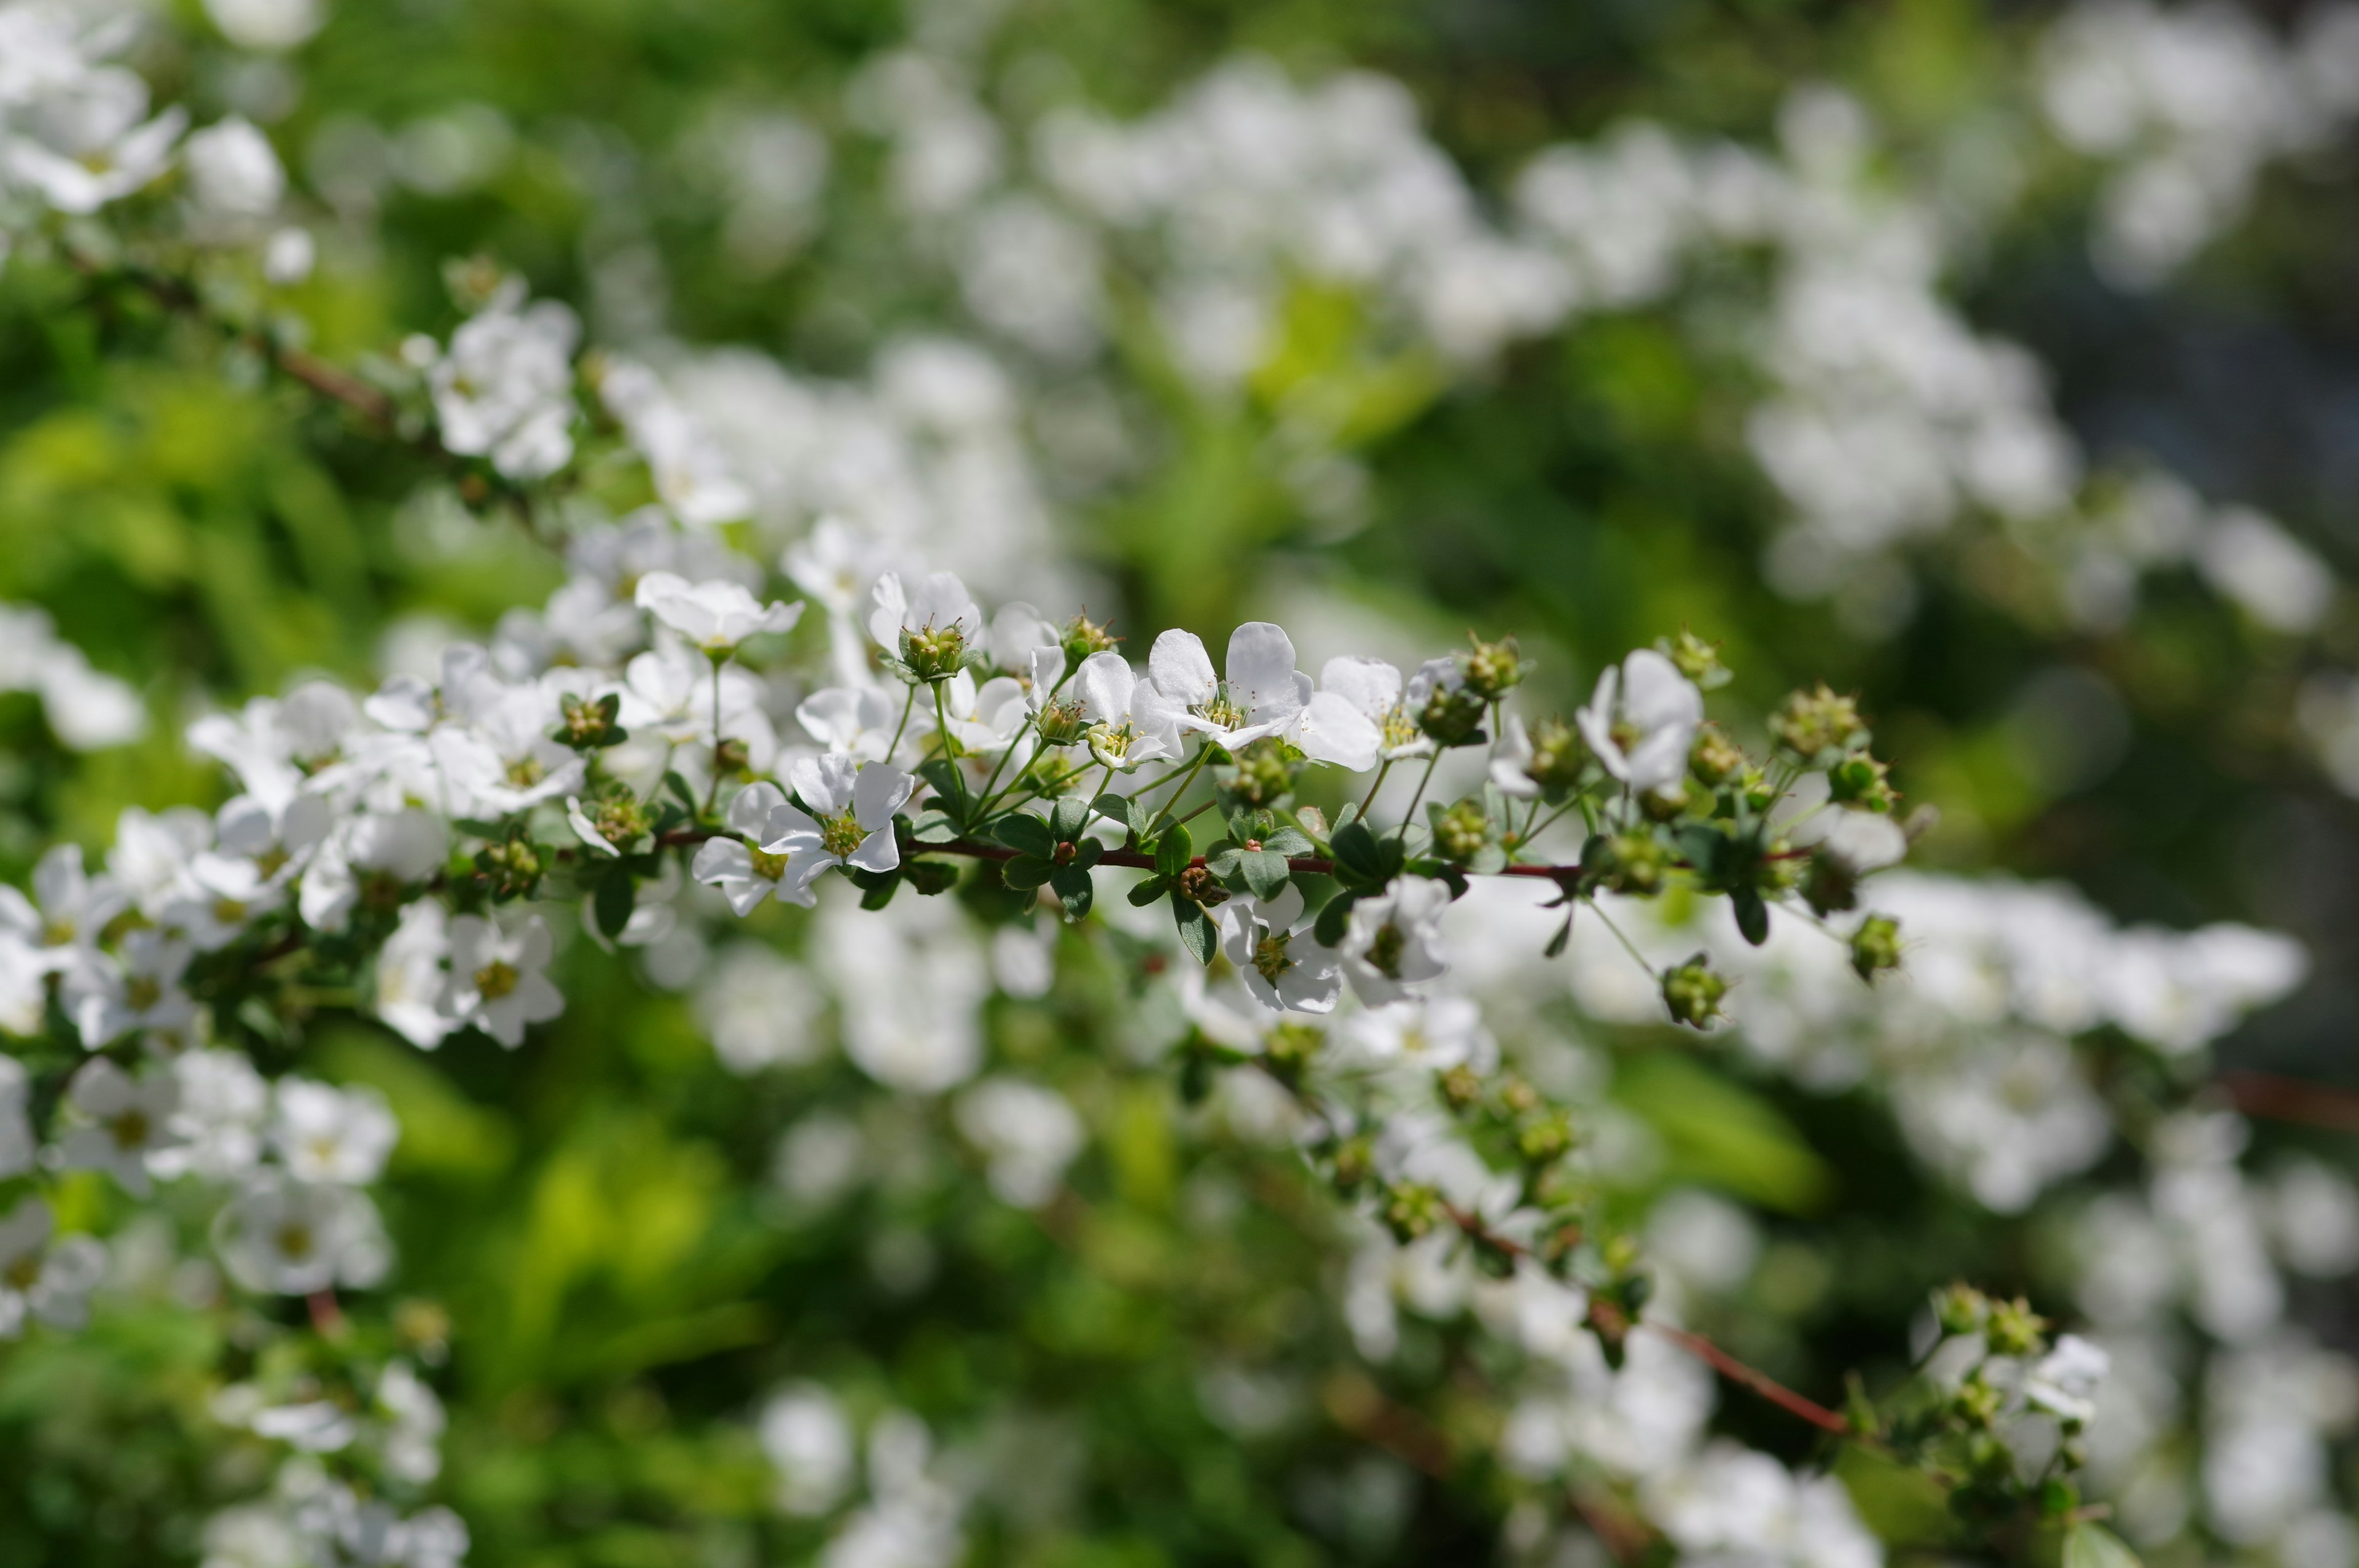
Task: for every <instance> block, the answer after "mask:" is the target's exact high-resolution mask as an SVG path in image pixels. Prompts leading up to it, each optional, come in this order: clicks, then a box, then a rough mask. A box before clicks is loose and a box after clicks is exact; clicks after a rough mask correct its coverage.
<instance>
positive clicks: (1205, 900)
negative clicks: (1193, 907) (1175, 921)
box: [1179, 866, 1229, 909]
mask: <svg viewBox="0 0 2359 1568" xmlns="http://www.w3.org/2000/svg"><path fill="white" fill-rule="evenodd" d="M1179 887H1180V897H1182V898H1184V899H1187V900H1188V901H1189V902H1190V903H1197V904H1201V905H1202V906H1203V907H1204V908H1206V909H1211V908H1213V907H1215V906H1216V905H1219V904H1223V903H1228V902H1229V890H1228V889H1226V888H1224V887H1223V886H1222V885H1221V879H1220V878H1218V877H1216V876H1214V875H1213V874H1212V871H1211V870H1210V869H1209V868H1207V867H1204V866H1190V867H1189V868H1188V869H1187V870H1186V871H1181V872H1180V876H1179Z"/></svg>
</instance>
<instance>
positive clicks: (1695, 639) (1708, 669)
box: [1655, 626, 1731, 691]
mask: <svg viewBox="0 0 2359 1568" xmlns="http://www.w3.org/2000/svg"><path fill="white" fill-rule="evenodd" d="M1655 648H1656V651H1657V652H1658V653H1660V654H1664V655H1665V656H1666V657H1668V658H1669V660H1670V661H1671V665H1672V667H1673V668H1674V669H1677V670H1678V671H1679V672H1680V674H1681V675H1683V676H1687V677H1688V679H1690V680H1691V681H1693V682H1695V684H1696V686H1697V687H1699V688H1701V690H1704V691H1712V690H1716V689H1718V688H1719V687H1723V686H1726V685H1727V684H1728V683H1729V680H1730V678H1731V677H1730V676H1729V673H1728V666H1727V665H1723V664H1722V663H1721V662H1720V644H1719V643H1707V642H1705V641H1704V640H1703V639H1702V638H1701V637H1699V636H1697V635H1696V634H1695V633H1693V632H1690V631H1689V630H1688V629H1687V628H1686V627H1684V626H1682V627H1680V634H1679V635H1678V636H1676V637H1666V638H1663V639H1661V640H1659V641H1658V642H1657V643H1655Z"/></svg>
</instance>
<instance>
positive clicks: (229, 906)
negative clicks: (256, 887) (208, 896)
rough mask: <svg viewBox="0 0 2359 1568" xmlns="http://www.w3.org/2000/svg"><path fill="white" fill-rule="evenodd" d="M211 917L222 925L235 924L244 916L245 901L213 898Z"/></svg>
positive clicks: (243, 918)
mask: <svg viewBox="0 0 2359 1568" xmlns="http://www.w3.org/2000/svg"><path fill="white" fill-rule="evenodd" d="M213 918H214V919H215V920H218V921H220V922H221V923H222V924H223V925H237V924H239V923H240V922H241V921H243V920H245V901H244V900H242V899H234V898H217V899H215V900H213Z"/></svg>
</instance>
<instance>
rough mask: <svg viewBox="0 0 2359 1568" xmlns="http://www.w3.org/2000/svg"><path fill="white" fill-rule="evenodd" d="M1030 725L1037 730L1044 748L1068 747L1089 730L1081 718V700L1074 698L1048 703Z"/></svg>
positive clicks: (1064, 698)
mask: <svg viewBox="0 0 2359 1568" xmlns="http://www.w3.org/2000/svg"><path fill="white" fill-rule="evenodd" d="M1032 723H1033V727H1034V728H1035V729H1037V730H1039V732H1040V743H1041V744H1042V745H1044V746H1070V745H1071V744H1072V743H1073V742H1074V741H1078V740H1080V739H1081V738H1082V733H1083V732H1084V731H1085V730H1088V728H1089V725H1088V724H1087V722H1086V721H1084V720H1083V719H1082V702H1081V698H1079V697H1063V698H1060V700H1058V701H1055V702H1052V703H1049V705H1048V706H1047V707H1045V708H1041V709H1040V713H1039V717H1038V718H1037V719H1033V721H1032Z"/></svg>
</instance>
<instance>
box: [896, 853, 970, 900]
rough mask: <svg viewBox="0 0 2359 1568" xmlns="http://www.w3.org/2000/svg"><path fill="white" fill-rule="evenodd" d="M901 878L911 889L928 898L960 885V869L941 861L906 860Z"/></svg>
mask: <svg viewBox="0 0 2359 1568" xmlns="http://www.w3.org/2000/svg"><path fill="white" fill-rule="evenodd" d="M901 876H902V879H903V880H904V881H907V882H908V884H909V885H910V886H911V887H913V888H916V889H917V890H918V891H919V892H921V893H924V894H925V895H926V896H927V897H928V898H931V897H933V896H934V895H935V894H936V893H944V892H950V891H951V888H953V887H955V886H957V885H958V879H959V873H958V868H957V867H956V866H952V865H948V864H945V863H944V862H942V861H940V860H904V861H902V862H901Z"/></svg>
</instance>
